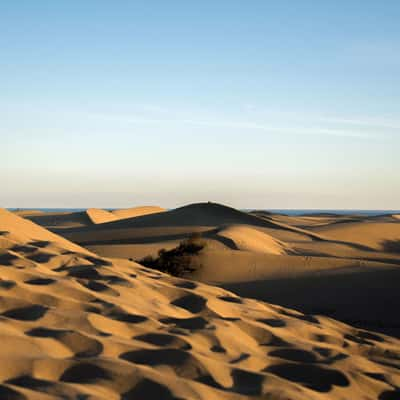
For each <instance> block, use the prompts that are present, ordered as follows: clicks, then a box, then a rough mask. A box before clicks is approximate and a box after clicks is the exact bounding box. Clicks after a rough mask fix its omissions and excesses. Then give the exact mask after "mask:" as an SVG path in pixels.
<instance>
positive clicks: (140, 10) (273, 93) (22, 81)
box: [0, 0, 400, 209]
mask: <svg viewBox="0 0 400 400" xmlns="http://www.w3.org/2000/svg"><path fill="white" fill-rule="evenodd" d="M399 20H400V2H399V1H397V0H393V1H390V0H385V1H376V0H374V1H369V0H362V1H361V0H360V1H351V0H346V1H330V2H328V1H307V0H302V1H297V0H292V1H285V0H282V1H268V0H259V1H257V0H251V1H242V0H226V1H225V0H218V1H215V0H213V1H207V0H203V1H201V2H200V1H187V0H186V1H183V0H182V1H174V0H171V1H164V0H159V1H155V0H147V1H122V0H115V1H108V0H107V1H103V0H93V1H91V0H85V1H82V0H79V1H77V0H68V1H66V0H65V1H61V0H60V1H51V0H48V1H41V0H19V1H14V0H2V1H1V2H0V151H1V153H0V154H1V157H0V207H28V208H29V207H32V208H34V207H67V208H72V207H79V208H81V207H82V208H84V207H129V206H135V205H142V204H157V205H161V206H164V207H169V208H172V207H177V206H180V205H183V204H187V203H192V202H198V201H217V202H221V203H225V204H228V205H232V206H235V207H239V208H264V209H268V208H280V209H282V208H297V209H298V208H317V209H342V208H343V209H399V208H400V177H399V175H400V174H399V173H400V23H399Z"/></svg>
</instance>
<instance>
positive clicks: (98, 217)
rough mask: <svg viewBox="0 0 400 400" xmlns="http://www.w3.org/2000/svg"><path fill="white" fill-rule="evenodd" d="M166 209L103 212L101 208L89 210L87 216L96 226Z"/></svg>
mask: <svg viewBox="0 0 400 400" xmlns="http://www.w3.org/2000/svg"><path fill="white" fill-rule="evenodd" d="M164 211H165V209H164V208H161V207H156V206H141V207H133V208H120V209H117V210H111V211H108V210H103V209H101V208H88V209H87V210H86V214H87V215H88V217H89V218H90V220H91V221H92V222H93V223H94V224H104V223H107V222H113V221H118V220H121V219H127V218H133V217H140V216H142V215H149V214H156V213H161V212H164Z"/></svg>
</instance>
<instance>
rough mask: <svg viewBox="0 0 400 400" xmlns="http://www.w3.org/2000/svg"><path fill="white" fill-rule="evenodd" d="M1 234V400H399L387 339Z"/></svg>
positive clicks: (398, 348)
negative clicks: (63, 399)
mask: <svg viewBox="0 0 400 400" xmlns="http://www.w3.org/2000/svg"><path fill="white" fill-rule="evenodd" d="M0 228H1V229H0V230H1V236H0V244H1V249H0V291H1V296H0V313H1V320H0V324H1V330H0V335H1V340H2V346H1V347H0V359H1V363H0V378H1V382H2V383H1V385H0V398H1V399H60V398H65V399H70V398H71V399H107V400H111V399H140V400H142V399H161V400H173V399H176V400H177V399H207V400H208V399H272V400H275V399H277V400H278V399H279V400H283V399H294V400H310V399H319V400H321V399H338V400H339V399H379V400H388V399H398V398H399V393H400V392H399V387H400V371H399V368H400V341H399V340H398V339H396V338H393V337H389V336H385V335H383V334H378V333H373V332H369V331H366V330H362V329H356V328H353V327H351V326H348V325H345V324H343V323H340V322H338V321H335V320H332V319H329V318H327V317H322V316H313V315H309V314H302V313H300V312H297V311H293V310H290V309H287V308H284V307H280V306H277V305H270V304H267V303H264V302H262V301H257V300H252V299H245V298H241V297H239V296H237V295H235V294H233V293H231V292H229V291H226V290H224V289H221V288H218V287H214V286H209V285H206V284H203V283H199V282H195V281H191V280H183V279H178V278H174V277H171V276H167V275H165V274H163V273H160V272H157V271H154V270H149V269H147V268H144V267H142V266H140V265H139V264H137V263H134V262H130V261H128V260H113V259H106V258H102V257H100V256H95V255H93V254H91V253H89V252H87V251H86V250H84V249H82V248H80V247H79V246H77V245H75V244H72V243H70V242H68V241H67V240H65V239H62V238H60V237H58V236H57V235H54V234H52V233H50V232H48V231H46V230H45V229H43V228H41V227H38V226H37V225H35V224H33V223H31V222H29V221H26V220H24V219H22V218H20V217H18V216H16V215H12V214H11V213H9V212H7V211H4V210H2V211H1V213H0ZM246 229H247V228H246ZM234 233H235V234H236V233H237V232H236V231H234ZM268 243H269V241H268V240H267V244H268ZM272 244H273V245H274V246H275V245H276V246H278V244H279V246H283V245H282V244H281V243H278V242H275V241H272ZM279 246H278V248H279V249H281V247H279ZM267 247H268V246H267ZM282 248H283V247H282ZM261 250H263V251H264V247H262V248H261ZM279 254H281V253H279ZM269 256H270V257H280V255H276V254H274V255H271V254H269Z"/></svg>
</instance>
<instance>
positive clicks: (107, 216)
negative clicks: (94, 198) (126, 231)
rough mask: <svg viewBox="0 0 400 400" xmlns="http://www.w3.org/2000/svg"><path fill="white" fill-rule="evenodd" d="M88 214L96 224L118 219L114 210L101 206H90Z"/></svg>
mask: <svg viewBox="0 0 400 400" xmlns="http://www.w3.org/2000/svg"><path fill="white" fill-rule="evenodd" d="M86 214H87V216H88V217H89V218H90V220H91V221H92V223H94V224H104V223H105V222H111V221H117V220H118V217H117V216H116V215H114V214H113V213H112V212H110V211H107V210H103V209H101V208H88V209H87V210H86Z"/></svg>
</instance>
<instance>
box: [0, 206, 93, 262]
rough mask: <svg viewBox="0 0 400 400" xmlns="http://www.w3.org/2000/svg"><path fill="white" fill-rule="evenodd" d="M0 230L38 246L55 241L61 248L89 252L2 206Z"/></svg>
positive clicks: (0, 209)
mask: <svg viewBox="0 0 400 400" xmlns="http://www.w3.org/2000/svg"><path fill="white" fill-rule="evenodd" d="M0 232H2V233H3V234H11V235H12V237H16V238H18V240H20V241H22V242H27V243H30V242H34V243H35V246H38V247H40V246H41V244H42V245H43V246H44V247H46V246H47V243H57V244H60V245H61V246H62V247H63V249H66V250H70V251H78V252H82V253H85V254H90V252H89V251H88V250H86V249H84V248H82V247H81V246H78V245H76V244H75V243H72V242H70V241H68V240H66V239H64V238H63V237H61V236H58V235H55V234H54V233H52V232H50V231H48V230H46V229H44V228H42V227H41V226H39V225H37V224H35V223H33V222H31V221H29V220H26V219H24V218H20V217H18V216H17V215H15V214H13V213H11V212H9V211H7V210H5V209H2V208H0ZM3 236H4V235H3Z"/></svg>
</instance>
